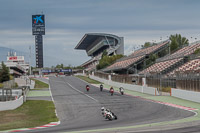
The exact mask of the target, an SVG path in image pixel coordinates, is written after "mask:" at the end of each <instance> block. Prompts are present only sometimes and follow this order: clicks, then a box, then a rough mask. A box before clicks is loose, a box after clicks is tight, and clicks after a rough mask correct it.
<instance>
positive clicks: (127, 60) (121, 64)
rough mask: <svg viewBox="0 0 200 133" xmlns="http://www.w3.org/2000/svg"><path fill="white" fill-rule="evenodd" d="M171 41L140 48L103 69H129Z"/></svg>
mask: <svg viewBox="0 0 200 133" xmlns="http://www.w3.org/2000/svg"><path fill="white" fill-rule="evenodd" d="M168 43H169V40H167V41H164V42H161V43H159V44H156V45H153V46H151V47H148V48H144V49H140V50H137V51H135V52H134V53H132V54H131V55H129V56H128V57H124V58H121V59H119V60H117V61H116V62H115V63H114V64H112V65H111V66H108V67H107V68H106V69H104V70H103V71H111V70H118V69H127V67H128V66H130V65H132V64H134V63H136V62H139V61H140V60H143V59H144V58H145V56H146V55H148V54H152V53H155V52H157V51H159V50H160V49H162V48H164V47H167V44H168Z"/></svg>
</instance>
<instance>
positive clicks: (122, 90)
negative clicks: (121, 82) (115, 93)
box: [119, 87, 124, 95]
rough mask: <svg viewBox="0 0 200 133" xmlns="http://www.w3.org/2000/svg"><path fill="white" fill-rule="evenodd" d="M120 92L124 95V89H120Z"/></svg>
mask: <svg viewBox="0 0 200 133" xmlns="http://www.w3.org/2000/svg"><path fill="white" fill-rule="evenodd" d="M119 92H120V93H121V95H124V88H122V87H120V88H119Z"/></svg>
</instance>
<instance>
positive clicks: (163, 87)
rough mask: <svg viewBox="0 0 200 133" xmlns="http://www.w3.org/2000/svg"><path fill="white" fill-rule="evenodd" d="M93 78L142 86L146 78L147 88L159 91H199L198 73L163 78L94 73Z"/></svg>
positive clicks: (199, 80) (159, 75)
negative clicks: (176, 89)
mask: <svg viewBox="0 0 200 133" xmlns="http://www.w3.org/2000/svg"><path fill="white" fill-rule="evenodd" d="M94 76H96V77H99V78H103V79H107V80H109V76H110V80H112V81H115V82H120V83H126V84H133V85H140V86H141V85H142V78H146V85H147V86H148V87H154V88H157V89H158V90H160V91H165V92H170V88H178V89H183V90H190V91H198V92H199V91H200V73H197V72H195V73H193V72H190V73H187V74H180V73H179V74H177V75H176V76H175V77H165V76H164V75H161V74H154V75H145V76H144V75H143V76H141V75H137V76H136V75H110V74H107V73H102V72H94Z"/></svg>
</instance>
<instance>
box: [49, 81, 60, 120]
mask: <svg viewBox="0 0 200 133" xmlns="http://www.w3.org/2000/svg"><path fill="white" fill-rule="evenodd" d="M49 92H50V95H51V100H52V101H53V104H54V106H56V105H55V101H54V99H53V95H52V93H51V85H50V80H49ZM55 113H56V116H57V117H58V113H57V111H56V107H55ZM59 124H60V123H59Z"/></svg>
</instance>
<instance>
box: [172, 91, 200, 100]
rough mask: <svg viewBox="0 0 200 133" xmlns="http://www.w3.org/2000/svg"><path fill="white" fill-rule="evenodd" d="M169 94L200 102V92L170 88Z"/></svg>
mask: <svg viewBox="0 0 200 133" xmlns="http://www.w3.org/2000/svg"><path fill="white" fill-rule="evenodd" d="M171 96H174V97H177V98H181V99H185V100H190V101H193V102H199V103H200V92H194V91H188V90H181V89H174V88H171Z"/></svg>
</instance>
